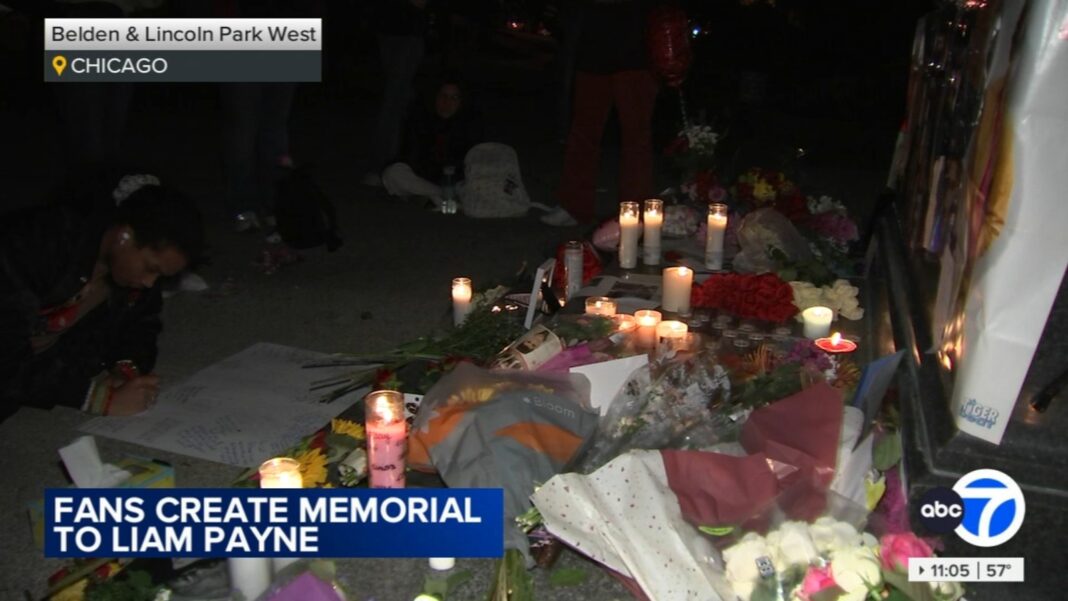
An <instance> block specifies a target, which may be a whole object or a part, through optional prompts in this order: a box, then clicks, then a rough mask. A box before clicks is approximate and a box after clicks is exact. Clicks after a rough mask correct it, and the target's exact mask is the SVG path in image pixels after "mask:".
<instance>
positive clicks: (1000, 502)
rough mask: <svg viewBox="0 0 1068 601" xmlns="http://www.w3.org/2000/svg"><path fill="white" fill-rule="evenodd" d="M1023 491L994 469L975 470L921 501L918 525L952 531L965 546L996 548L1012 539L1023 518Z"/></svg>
mask: <svg viewBox="0 0 1068 601" xmlns="http://www.w3.org/2000/svg"><path fill="white" fill-rule="evenodd" d="M1024 510H1025V504H1024V497H1023V491H1021V490H1020V486H1019V485H1018V484H1016V481H1015V480H1013V479H1012V478H1010V477H1009V476H1007V475H1006V474H1003V473H1002V472H999V471H997V470H989V469H984V470H975V471H974V472H970V473H968V474H965V475H964V477H962V478H961V479H960V480H957V483H956V484H954V485H953V488H952V489H949V488H944V487H940V488H933V489H931V490H929V491H927V493H926V494H925V495H923V498H921V499H920V523H921V524H923V525H924V527H925V528H927V529H928V530H930V531H932V532H938V533H945V532H949V531H951V530H952V531H954V532H956V533H957V536H959V537H961V539H962V540H964V541H965V542H967V543H970V544H972V545H975V546H978V547H996V546H997V545H1000V544H1002V543H1004V542H1006V541H1008V540H1009V539H1010V538H1012V537H1013V536H1014V535H1015V534H1016V532H1017V531H1019V530H1020V526H1022V525H1023V518H1024Z"/></svg>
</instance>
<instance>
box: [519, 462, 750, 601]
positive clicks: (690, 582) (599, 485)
mask: <svg viewBox="0 0 1068 601" xmlns="http://www.w3.org/2000/svg"><path fill="white" fill-rule="evenodd" d="M532 500H533V501H534V505H536V506H537V508H538V510H539V511H540V512H541V514H542V517H543V518H544V520H545V525H546V527H547V528H548V529H549V532H552V533H553V534H554V535H555V536H557V537H558V538H560V539H561V540H563V541H564V542H565V543H567V544H568V545H570V546H571V547H573V548H575V549H576V550H578V551H579V552H581V553H583V554H585V555H587V556H589V557H590V558H592V559H594V560H595V561H598V562H600V563H603V564H604V565H606V566H607V567H609V568H610V569H612V570H615V571H617V572H619V573H620V574H623V575H624V576H629V577H631V578H634V579H635V580H636V581H637V582H638V584H639V585H641V587H642V590H644V591H645V594H646V595H647V596H648V597H649V598H650V599H693V600H696V601H715V600H717V599H733V598H734V593H733V591H731V588H730V586H729V585H728V584H727V582H726V580H725V579H724V576H723V563H722V559H721V557H720V555H719V553H718V552H717V551H716V550H715V549H713V547H712V545H711V544H710V543H709V542H708V540H707V539H706V538H705V537H704V535H702V534H701V533H699V532H698V531H697V529H696V528H694V527H693V526H691V525H690V524H688V523H687V522H686V521H685V520H683V518H682V512H681V510H680V509H679V502H678V499H676V498H675V495H674V493H672V492H671V489H670V488H668V482H667V474H666V473H665V471H664V462H663V460H662V459H661V456H660V453H659V452H658V451H631V452H629V453H626V454H624V455H620V456H619V457H616V458H615V459H613V460H612V461H610V462H608V463H607V464H606V465H604V466H603V467H602V468H601V469H599V470H597V471H596V472H594V473H593V474H590V475H589V476H583V475H581V474H575V473H568V474H559V475H557V476H554V477H553V478H551V479H550V480H549V481H548V482H546V483H545V484H544V485H543V486H542V487H541V488H539V489H538V490H537V492H535V493H534V495H533V497H532Z"/></svg>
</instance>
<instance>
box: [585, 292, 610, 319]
mask: <svg viewBox="0 0 1068 601" xmlns="http://www.w3.org/2000/svg"><path fill="white" fill-rule="evenodd" d="M615 314H616V301H614V300H612V299H610V298H608V297H607V296H591V297H589V298H587V299H586V315H605V316H608V317H611V316H612V315H615Z"/></svg>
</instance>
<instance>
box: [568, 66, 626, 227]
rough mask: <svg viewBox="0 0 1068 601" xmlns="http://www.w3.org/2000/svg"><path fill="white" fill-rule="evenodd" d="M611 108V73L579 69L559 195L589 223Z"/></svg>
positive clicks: (594, 214)
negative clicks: (605, 129)
mask: <svg viewBox="0 0 1068 601" xmlns="http://www.w3.org/2000/svg"><path fill="white" fill-rule="evenodd" d="M611 110H612V79H611V76H609V75H598V74H593V73H583V72H580V73H578V74H577V75H576V76H575V102H574V106H573V107H572V115H573V116H572V120H571V132H570V133H569V134H568V136H567V148H566V149H565V150H564V169H563V173H562V174H561V176H560V190H559V192H558V193H557V196H558V197H559V199H560V204H561V205H562V206H563V207H564V209H566V210H567V211H568V212H569V213H571V215H572V216H573V217H574V218H575V219H577V220H578V221H580V222H584V223H589V222H592V221H593V220H594V219H595V218H596V217H597V215H596V213H597V207H596V198H595V196H594V194H595V192H596V188H597V175H598V173H599V171H600V163H601V136H602V135H603V134H604V126H605V122H606V121H607V120H608V114H609V113H610V112H611Z"/></svg>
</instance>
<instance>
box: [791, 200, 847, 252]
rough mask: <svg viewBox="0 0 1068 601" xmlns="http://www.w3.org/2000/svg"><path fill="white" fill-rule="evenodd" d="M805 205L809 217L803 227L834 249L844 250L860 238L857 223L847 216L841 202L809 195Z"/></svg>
mask: <svg viewBox="0 0 1068 601" xmlns="http://www.w3.org/2000/svg"><path fill="white" fill-rule="evenodd" d="M806 207H807V209H808V212H809V217H808V218H807V219H806V220H805V224H804V225H805V227H806V228H807V229H808V230H810V231H811V232H812V233H813V234H815V235H816V236H818V237H820V238H823V239H824V240H826V241H827V242H828V243H829V244H830V245H832V246H833V247H835V248H836V249H838V250H840V251H842V252H845V251H846V250H848V247H849V243H850V242H855V241H856V240H858V239H859V238H860V234H859V233H858V231H857V224H856V223H854V222H853V220H852V219H850V218H849V212H848V210H847V209H846V207H845V205H843V204H842V203H841V202H839V201H837V200H835V199H833V198H831V197H830V196H820V197H819V198H815V197H812V196H810V197H809V198H808V202H807V204H806Z"/></svg>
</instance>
